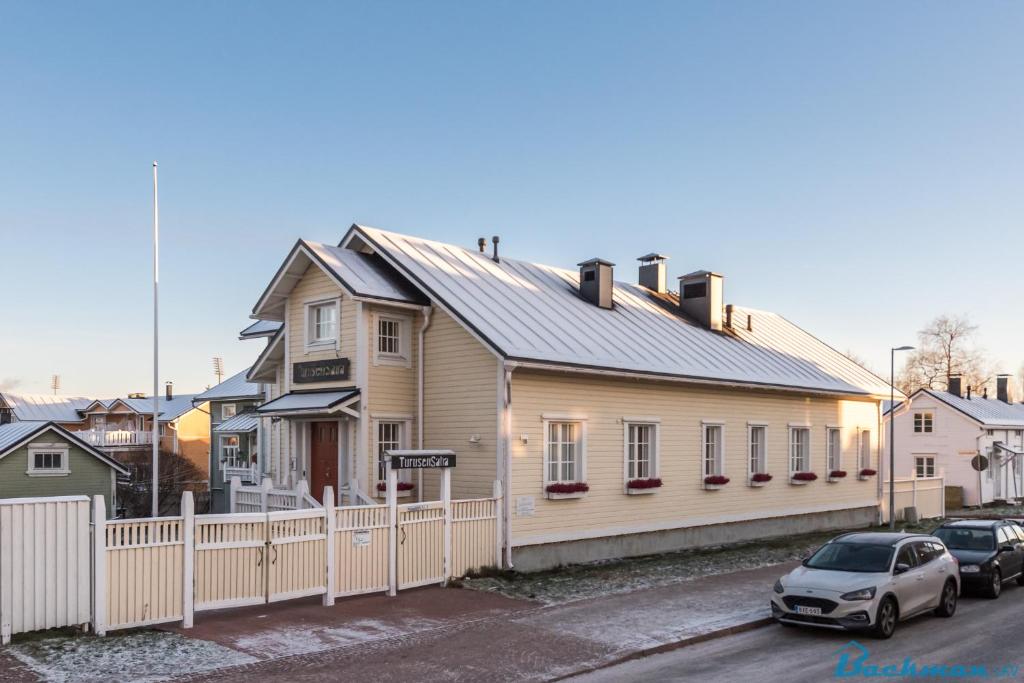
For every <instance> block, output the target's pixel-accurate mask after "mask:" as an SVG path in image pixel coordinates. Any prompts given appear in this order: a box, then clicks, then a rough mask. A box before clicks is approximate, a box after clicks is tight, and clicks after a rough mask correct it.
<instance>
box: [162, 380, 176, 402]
mask: <svg viewBox="0 0 1024 683" xmlns="http://www.w3.org/2000/svg"><path fill="white" fill-rule="evenodd" d="M164 396H165V397H166V398H167V400H168V401H173V400H174V382H167V383H166V384H165V385H164Z"/></svg>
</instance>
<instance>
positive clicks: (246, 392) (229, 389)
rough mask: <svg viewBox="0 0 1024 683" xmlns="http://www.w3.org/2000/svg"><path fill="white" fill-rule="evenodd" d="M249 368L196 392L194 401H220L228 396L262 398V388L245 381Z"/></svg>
mask: <svg viewBox="0 0 1024 683" xmlns="http://www.w3.org/2000/svg"><path fill="white" fill-rule="evenodd" d="M248 372H249V368H246V369H245V370H242V371H241V372H239V373H238V374H235V375H232V376H231V377H228V378H227V379H226V380H224V381H223V382H221V383H220V384H218V385H217V386H215V387H211V388H209V389H207V390H206V391H204V392H203V393H201V394H197V395H196V397H195V400H196V401H221V400H224V399H228V398H262V397H263V388H262V386H261V385H259V384H254V383H252V382H249V381H246V379H245V376H246V374H247V373H248Z"/></svg>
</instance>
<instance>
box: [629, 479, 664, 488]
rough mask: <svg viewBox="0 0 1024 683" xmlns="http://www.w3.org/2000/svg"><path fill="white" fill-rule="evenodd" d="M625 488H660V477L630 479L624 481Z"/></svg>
mask: <svg viewBox="0 0 1024 683" xmlns="http://www.w3.org/2000/svg"><path fill="white" fill-rule="evenodd" d="M626 488H627V489H658V488H661V479H658V478H657V477H654V478H652V479H630V480H629V481H628V482H626Z"/></svg>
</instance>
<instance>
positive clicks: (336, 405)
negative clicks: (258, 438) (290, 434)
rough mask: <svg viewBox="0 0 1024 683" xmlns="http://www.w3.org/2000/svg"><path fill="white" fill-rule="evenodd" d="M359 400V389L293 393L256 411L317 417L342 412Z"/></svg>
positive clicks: (264, 413)
mask: <svg viewBox="0 0 1024 683" xmlns="http://www.w3.org/2000/svg"><path fill="white" fill-rule="evenodd" d="M358 400H359V389H356V388H354V387H353V388H351V389H329V390H326V391H292V392H289V393H287V394H285V395H284V396H279V397H278V398H275V399H274V400H273V401H269V402H267V403H264V404H263V405H261V406H260V407H259V408H257V409H256V411H257V412H258V413H259V414H260V415H281V416H286V415H317V414H322V413H335V412H340V411H342V410H343V409H344V408H346V407H348V406H349V405H351V404H352V403H355V402H356V401H358Z"/></svg>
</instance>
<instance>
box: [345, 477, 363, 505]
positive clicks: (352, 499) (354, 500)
mask: <svg viewBox="0 0 1024 683" xmlns="http://www.w3.org/2000/svg"><path fill="white" fill-rule="evenodd" d="M348 504H349V505H362V504H363V502H362V501H361V500H359V480H358V479H349V480H348Z"/></svg>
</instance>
